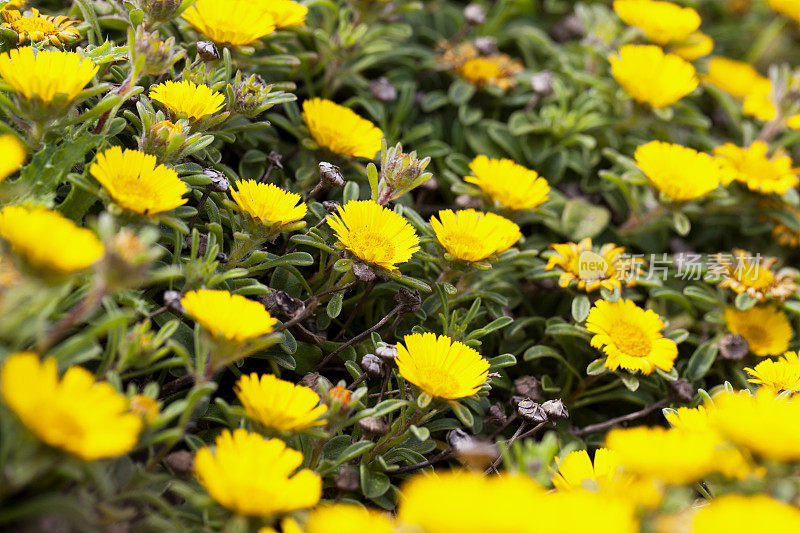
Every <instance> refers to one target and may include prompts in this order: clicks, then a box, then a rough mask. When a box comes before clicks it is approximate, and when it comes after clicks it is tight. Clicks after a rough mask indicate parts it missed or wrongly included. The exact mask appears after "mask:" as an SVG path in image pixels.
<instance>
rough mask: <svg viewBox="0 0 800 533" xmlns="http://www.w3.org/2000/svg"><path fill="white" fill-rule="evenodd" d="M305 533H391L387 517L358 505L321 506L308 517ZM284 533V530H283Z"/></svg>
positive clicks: (391, 529) (391, 525) (390, 525)
mask: <svg viewBox="0 0 800 533" xmlns="http://www.w3.org/2000/svg"><path fill="white" fill-rule="evenodd" d="M305 531H306V533H343V532H345V531H346V532H347V533H392V532H393V531H394V526H393V524H392V520H391V519H390V518H389V516H388V515H386V514H384V513H381V512H378V511H373V510H370V509H365V508H364V507H361V506H359V505H351V504H336V505H321V506H320V507H317V508H316V509H314V510H313V511H311V513H309V515H308V522H306V529H305ZM284 533H285V530H284Z"/></svg>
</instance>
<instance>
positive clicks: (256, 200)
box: [231, 180, 307, 226]
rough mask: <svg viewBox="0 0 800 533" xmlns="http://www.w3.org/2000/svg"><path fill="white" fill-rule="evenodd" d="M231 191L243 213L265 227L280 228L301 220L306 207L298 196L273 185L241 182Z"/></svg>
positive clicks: (251, 181) (248, 181)
mask: <svg viewBox="0 0 800 533" xmlns="http://www.w3.org/2000/svg"><path fill="white" fill-rule="evenodd" d="M236 189H238V190H231V196H232V197H233V200H234V201H235V202H236V205H238V206H239V209H241V210H242V211H243V212H244V213H247V215H248V216H250V217H251V218H253V219H255V220H258V221H259V222H260V223H261V224H264V225H266V226H272V225H277V226H282V225H284V224H289V223H291V222H297V221H298V220H302V219H303V218H305V216H306V211H307V207H306V204H305V203H304V202H301V201H300V195H299V194H296V193H293V192H287V191H284V190H283V189H281V188H280V187H278V186H276V185H273V184H271V183H270V184H266V183H259V182H257V181H255V180H242V181H239V182H237V183H236Z"/></svg>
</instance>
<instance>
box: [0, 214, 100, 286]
mask: <svg viewBox="0 0 800 533" xmlns="http://www.w3.org/2000/svg"><path fill="white" fill-rule="evenodd" d="M0 237H3V238H4V239H5V240H6V241H8V243H9V244H10V245H11V249H12V250H13V251H14V252H15V253H17V254H19V255H21V256H23V257H24V258H25V260H26V261H27V262H28V263H29V264H30V265H32V266H34V267H36V268H41V269H42V270H44V271H47V272H52V273H56V274H69V273H72V272H77V271H79V270H83V269H85V268H88V267H90V266H92V265H93V264H95V263H96V262H97V261H98V260H99V259H100V258H101V257H102V255H103V244H102V243H101V242H100V240H99V239H98V238H97V237H96V236H95V234H94V233H92V232H91V231H89V230H88V229H84V228H80V227H78V226H76V225H75V223H74V222H72V221H71V220H70V219H68V218H66V217H64V216H62V215H61V214H59V213H57V212H55V211H51V210H49V209H47V208H44V207H22V206H15V205H12V206H8V207H5V208H4V209H3V210H2V211H0Z"/></svg>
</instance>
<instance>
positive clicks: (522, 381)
mask: <svg viewBox="0 0 800 533" xmlns="http://www.w3.org/2000/svg"><path fill="white" fill-rule="evenodd" d="M514 390H516V391H517V394H520V395H522V396H525V397H526V398H530V399H531V400H535V401H538V400H541V399H542V398H543V396H542V385H541V384H540V383H539V380H538V379H536V378H535V377H533V376H522V377H519V378H517V379H515V380H514Z"/></svg>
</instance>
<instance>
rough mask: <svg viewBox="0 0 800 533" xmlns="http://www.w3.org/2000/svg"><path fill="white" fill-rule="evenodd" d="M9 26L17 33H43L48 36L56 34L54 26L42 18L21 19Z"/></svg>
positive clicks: (56, 29)
mask: <svg viewBox="0 0 800 533" xmlns="http://www.w3.org/2000/svg"><path fill="white" fill-rule="evenodd" d="M9 25H10V26H11V29H12V30H14V31H15V32H17V33H24V34H31V33H44V34H48V35H49V34H52V33H57V32H58V28H56V26H55V24H53V23H52V22H50V21H49V20H48V19H46V18H44V17H22V18H21V19H19V20H15V21H14V22H12V23H10V24H9Z"/></svg>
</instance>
